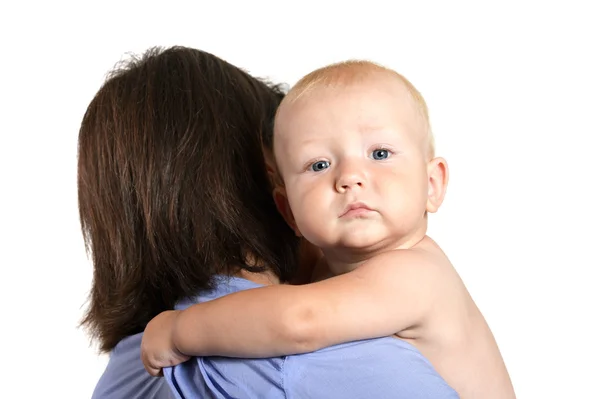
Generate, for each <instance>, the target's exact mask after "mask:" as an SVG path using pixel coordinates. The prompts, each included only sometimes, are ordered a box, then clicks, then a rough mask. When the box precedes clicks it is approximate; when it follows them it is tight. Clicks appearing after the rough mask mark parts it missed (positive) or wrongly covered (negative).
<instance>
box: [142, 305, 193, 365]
mask: <svg viewBox="0 0 600 399" xmlns="http://www.w3.org/2000/svg"><path fill="white" fill-rule="evenodd" d="M179 312H180V311H179V310H167V311H165V312H162V313H161V314H159V315H158V316H156V317H155V318H153V319H152V320H150V323H148V325H147V326H146V329H145V330H144V334H143V336H142V347H141V350H142V354H141V357H142V363H144V368H145V369H146V371H147V372H148V373H149V374H150V375H153V376H159V375H162V368H163V367H169V366H175V365H177V364H180V363H183V362H185V361H187V360H189V359H190V356H186V355H184V354H183V353H181V352H179V350H177V348H176V347H175V345H174V344H173V329H174V328H175V319H176V318H177V316H178V314H179Z"/></svg>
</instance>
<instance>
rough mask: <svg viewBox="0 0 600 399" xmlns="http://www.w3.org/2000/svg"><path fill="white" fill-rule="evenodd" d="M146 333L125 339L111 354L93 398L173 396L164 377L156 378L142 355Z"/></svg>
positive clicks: (166, 398)
mask: <svg viewBox="0 0 600 399" xmlns="http://www.w3.org/2000/svg"><path fill="white" fill-rule="evenodd" d="M141 343H142V334H141V333H140V334H136V335H132V336H130V337H127V338H125V339H124V340H122V341H121V342H119V344H118V345H117V346H116V347H115V349H113V351H112V352H111V353H110V358H109V361H108V365H107V366H106V370H104V374H102V377H100V380H99V381H98V384H97V385H96V388H95V389H94V393H93V395H92V399H123V398H128V399H129V398H130V399H173V398H174V396H173V394H172V393H171V390H170V387H169V385H168V384H167V383H166V381H165V379H164V378H159V377H152V376H151V375H150V374H148V373H147V372H146V369H144V365H143V364H142V360H141V358H140V345H141Z"/></svg>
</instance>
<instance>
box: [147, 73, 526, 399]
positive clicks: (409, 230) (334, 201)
mask: <svg viewBox="0 0 600 399" xmlns="http://www.w3.org/2000/svg"><path fill="white" fill-rule="evenodd" d="M426 127H427V123H426V121H424V120H423V118H422V117H421V114H420V113H419V112H418V108H417V106H416V104H414V102H413V99H412V97H411V96H410V93H409V91H408V89H407V88H406V86H405V85H404V83H403V82H402V81H401V80H399V79H397V78H395V77H394V76H392V75H390V74H389V73H374V74H373V75H372V76H370V77H369V79H367V80H362V81H360V82H355V83H351V84H347V85H345V86H339V87H316V88H312V89H311V91H310V92H308V93H306V94H304V95H303V96H302V97H300V98H298V99H297V100H295V101H292V102H288V103H284V104H283V105H282V108H281V109H280V111H279V113H278V117H277V121H276V127H275V131H276V136H275V156H276V159H277V165H278V169H279V171H280V173H281V178H282V180H283V182H284V184H285V188H284V187H278V188H277V189H276V190H275V194H274V195H275V199H276V203H277V204H278V207H279V209H280V212H281V213H282V214H283V215H284V217H285V218H286V220H287V221H288V223H289V224H290V226H292V228H294V230H295V231H296V233H297V234H298V235H302V236H304V237H305V238H306V239H307V240H308V241H310V242H312V243H313V244H315V245H316V246H317V247H319V248H321V249H322V251H323V254H324V256H325V259H326V260H327V263H328V265H329V272H330V274H331V275H332V276H333V277H331V278H327V279H324V280H323V281H319V282H316V283H312V284H307V285H304V286H282V285H278V286H271V287H267V288H260V289H256V290H250V291H246V292H240V293H236V294H232V295H229V296H227V297H224V298H221V299H218V300H215V301H210V302H208V303H205V304H200V305H195V306H192V307H190V308H189V309H188V310H185V311H183V312H171V313H168V315H164V316H163V315H159V317H157V318H156V319H155V320H157V321H156V325H153V324H152V323H155V320H153V321H152V322H151V324H150V325H149V326H148V328H147V330H146V331H147V333H150V334H149V335H148V337H146V334H145V336H144V339H145V340H146V338H147V343H148V346H147V347H146V348H145V347H144V345H143V348H142V351H143V355H142V356H143V359H144V363H145V364H147V365H148V368H149V371H151V372H153V371H152V370H156V369H159V368H160V367H161V365H165V364H167V365H168V364H169V362H171V363H173V356H172V355H171V353H172V352H174V353H185V354H186V355H197V356H206V355H225V356H234V357H236V356H240V357H267V356H278V355H285V354H292V353H303V352H309V351H313V350H316V349H320V348H323V347H326V346H330V345H334V344H337V343H342V342H348V341H353V340H358V339H365V338H374V337H380V336H386V335H394V336H396V337H397V338H399V339H403V340H405V341H408V342H410V343H411V344H413V345H414V346H416V347H417V348H418V349H419V350H420V351H421V352H422V353H423V354H424V355H425V356H426V357H427V358H428V359H429V360H430V361H431V362H432V364H433V365H434V367H435V368H436V370H437V371H438V372H439V373H440V374H441V375H442V377H444V379H445V380H446V381H447V382H448V383H449V384H450V385H451V386H452V387H453V388H454V389H455V390H456V391H457V392H458V393H459V395H460V396H461V398H467V399H469V398H491V399H495V398H499V399H500V398H502V399H504V398H514V397H515V394H514V390H513V388H512V384H511V381H510V378H509V376H508V372H507V370H506V367H505V365H504V362H503V360H502V357H501V355H500V352H499V350H498V347H497V345H496V342H495V340H494V337H493V335H492V333H491V331H490V329H489V327H488V325H487V323H486V322H485V319H484V318H483V316H482V314H481V312H480V311H479V309H478V308H477V306H476V305H475V303H474V302H473V300H472V298H471V296H470V295H469V293H468V291H467V289H466V288H465V286H464V284H463V282H462V281H461V279H460V277H459V276H458V274H457V273H456V271H455V269H454V267H453V266H452V265H451V263H450V261H449V260H448V258H447V257H446V255H445V254H444V253H443V251H442V250H441V249H440V248H439V246H438V245H437V244H436V243H435V242H434V241H433V240H432V239H430V238H429V237H427V236H426V230H427V214H428V213H432V212H436V211H437V209H438V208H439V206H440V205H441V204H442V202H443V199H444V195H445V191H446V186H447V182H448V168H447V165H446V162H445V160H443V159H442V158H432V157H431V156H430V154H429V152H428V148H429V146H428V135H427V128H426ZM323 277H327V276H323ZM265 304H269V306H265ZM202 320H211V323H202V322H201V321H202ZM161 362H162V363H161Z"/></svg>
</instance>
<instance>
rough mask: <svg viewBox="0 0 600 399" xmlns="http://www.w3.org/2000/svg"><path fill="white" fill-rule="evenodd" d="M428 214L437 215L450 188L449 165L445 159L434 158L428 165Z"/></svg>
mask: <svg viewBox="0 0 600 399" xmlns="http://www.w3.org/2000/svg"><path fill="white" fill-rule="evenodd" d="M427 176H428V182H427V212H428V213H435V212H437V210H438V209H439V207H440V206H441V205H442V202H444V197H445V196H446V188H447V187H448V177H449V175H448V164H447V163H446V160H445V159H444V158H434V159H432V160H431V161H429V163H428V164H427Z"/></svg>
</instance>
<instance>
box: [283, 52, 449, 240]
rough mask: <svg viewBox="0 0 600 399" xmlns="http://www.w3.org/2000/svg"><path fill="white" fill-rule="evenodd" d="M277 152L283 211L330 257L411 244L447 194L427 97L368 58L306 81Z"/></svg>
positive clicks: (286, 107) (287, 114)
mask: <svg viewBox="0 0 600 399" xmlns="http://www.w3.org/2000/svg"><path fill="white" fill-rule="evenodd" d="M274 152H275V158H276V162H277V166H278V169H279V173H280V174H281V177H282V180H283V182H284V185H285V189H281V190H280V192H279V195H277V194H276V200H277V202H278V206H279V208H280V210H281V211H282V213H283V214H284V215H285V216H286V219H287V220H288V223H290V225H292V227H294V228H295V230H296V232H297V234H299V235H303V236H305V237H306V238H307V239H308V240H309V241H311V242H313V243H314V244H316V245H318V246H320V247H321V248H323V249H324V250H325V251H327V249H328V248H331V249H336V248H352V249H356V250H360V251H364V250H367V251H369V252H371V251H377V250H379V249H388V248H392V247H393V248H398V247H407V246H411V245H412V244H413V241H418V240H420V238H422V236H423V235H424V234H425V231H426V228H427V213H428V212H436V211H437V209H438V207H439V206H440V204H441V202H442V200H443V197H444V194H445V189H446V184H447V176H448V173H447V166H446V163H445V161H444V160H443V159H441V158H434V146H433V137H432V134H431V129H430V126H429V117H428V111H427V105H426V104H425V101H424V99H423V97H422V96H421V94H420V93H419V92H418V91H417V90H416V89H415V88H414V86H413V85H412V84H411V83H410V82H409V81H408V80H407V79H406V78H404V77H403V76H401V75H399V74H398V73H396V72H394V71H392V70H390V69H387V68H384V67H382V66H379V65H377V64H374V63H371V62H367V61H349V62H343V63H338V64H333V65H330V66H327V67H324V68H321V69H318V70H316V71H314V72H312V73H310V74H309V75H307V76H305V77H304V78H302V79H301V80H300V81H299V82H298V83H297V84H296V85H295V86H294V87H293V88H292V89H291V90H290V92H289V93H288V95H287V96H286V97H285V99H284V100H283V102H282V103H281V106H280V108H279V110H278V112H277V116H276V120H275V137H274ZM286 198H287V203H289V207H288V206H287V204H286V201H285V199H286Z"/></svg>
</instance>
